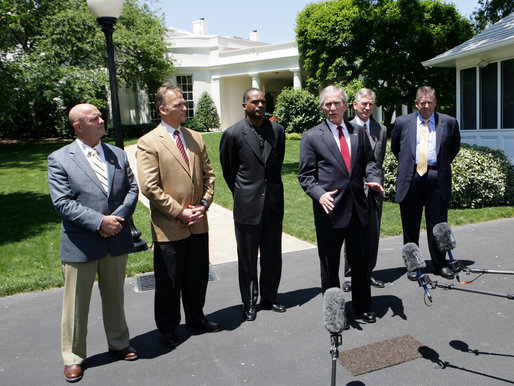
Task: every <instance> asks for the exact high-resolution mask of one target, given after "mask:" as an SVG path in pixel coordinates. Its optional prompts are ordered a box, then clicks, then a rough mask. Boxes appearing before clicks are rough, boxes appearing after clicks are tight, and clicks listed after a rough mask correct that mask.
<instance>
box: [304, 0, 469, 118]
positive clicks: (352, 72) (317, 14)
mask: <svg viewBox="0 0 514 386" xmlns="http://www.w3.org/2000/svg"><path fill="white" fill-rule="evenodd" d="M296 34H297V42H298V48H299V51H300V56H301V60H302V65H303V69H304V70H305V71H306V72H307V79H306V84H307V87H308V88H309V89H310V90H313V91H314V90H318V89H320V88H322V87H324V86H325V85H327V84H332V83H338V84H349V83H351V82H354V81H355V80H357V79H360V80H361V81H362V83H363V84H365V85H366V87H368V88H371V89H373V90H374V91H375V92H376V94H377V104H379V105H381V106H382V107H383V108H384V116H385V123H386V124H387V123H389V122H390V121H391V118H392V115H393V113H394V112H395V110H396V106H398V105H401V104H405V105H408V106H413V105H414V96H415V92H416V89H417V88H418V87H419V86H421V85H425V84H428V85H430V86H432V87H434V88H435V89H436V91H437V93H438V104H439V109H440V110H442V111H446V112H449V113H454V112H453V111H451V106H453V104H454V100H455V70H453V69H445V68H425V67H423V65H422V64H421V62H422V61H424V60H427V59H430V58H432V57H434V56H436V55H439V54H441V53H443V52H445V51H446V50H448V49H451V48H453V47H455V46H457V45H458V44H460V43H462V42H463V41H465V40H468V39H469V38H471V37H472V36H473V30H472V27H471V24H470V22H469V21H468V20H466V19H465V18H464V17H462V16H461V15H459V13H458V12H457V10H456V8H455V6H454V5H453V4H446V3H443V2H441V1H439V0H396V1H395V0H333V1H326V2H321V3H313V4H309V5H307V6H306V7H305V8H304V9H303V10H302V11H301V12H300V13H299V14H298V17H297V26H296Z"/></svg>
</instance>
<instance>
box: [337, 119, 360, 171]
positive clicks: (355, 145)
mask: <svg viewBox="0 0 514 386" xmlns="http://www.w3.org/2000/svg"><path fill="white" fill-rule="evenodd" d="M344 124H345V125H346V128H347V129H348V133H349V134H350V147H351V149H352V150H351V152H350V173H349V174H351V172H352V170H353V169H354V162H355V160H356V159H357V152H358V151H359V132H358V130H355V128H354V127H353V125H352V124H351V123H350V122H348V121H344ZM341 158H342V156H341Z"/></svg>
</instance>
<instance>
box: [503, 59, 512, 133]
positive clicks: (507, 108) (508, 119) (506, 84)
mask: <svg viewBox="0 0 514 386" xmlns="http://www.w3.org/2000/svg"><path fill="white" fill-rule="evenodd" d="M513 84H514V59H510V60H505V61H503V62H502V86H501V87H502V125H501V127H502V128H503V129H513V128H514V87H512V85H513Z"/></svg>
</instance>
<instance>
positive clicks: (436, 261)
mask: <svg viewBox="0 0 514 386" xmlns="http://www.w3.org/2000/svg"><path fill="white" fill-rule="evenodd" d="M423 208H425V220H426V227H427V239H428V249H429V251H430V257H431V258H432V264H433V265H434V268H435V269H436V270H437V269H438V268H440V267H442V266H445V265H446V259H445V253H443V252H441V251H439V249H438V248H437V244H436V239H435V237H434V234H433V233H432V230H433V228H434V226H435V225H437V224H439V223H441V222H446V221H448V220H447V219H448V203H447V202H445V201H444V200H443V199H442V198H441V192H440V189H439V183H438V182H437V170H434V169H429V170H428V171H427V173H426V174H425V175H424V176H423V177H420V176H419V175H418V174H417V173H415V175H414V177H413V179H412V183H411V186H410V189H409V192H408V193H407V195H406V196H405V199H404V200H403V202H401V203H400V214H401V217H402V227H403V243H404V244H407V243H415V244H417V245H419V230H420V226H421V214H422V212H423Z"/></svg>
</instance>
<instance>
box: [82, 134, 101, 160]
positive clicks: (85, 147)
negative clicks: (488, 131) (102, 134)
mask: <svg viewBox="0 0 514 386" xmlns="http://www.w3.org/2000/svg"><path fill="white" fill-rule="evenodd" d="M77 142H78V144H79V146H80V148H81V150H82V152H83V153H84V155H85V156H86V157H87V156H89V154H90V152H91V150H96V151H97V152H98V154H99V155H100V158H102V157H103V154H104V150H103V147H102V141H98V143H97V144H96V146H94V147H91V146H89V145H86V144H85V143H84V142H82V141H81V140H80V139H78V138H77Z"/></svg>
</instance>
